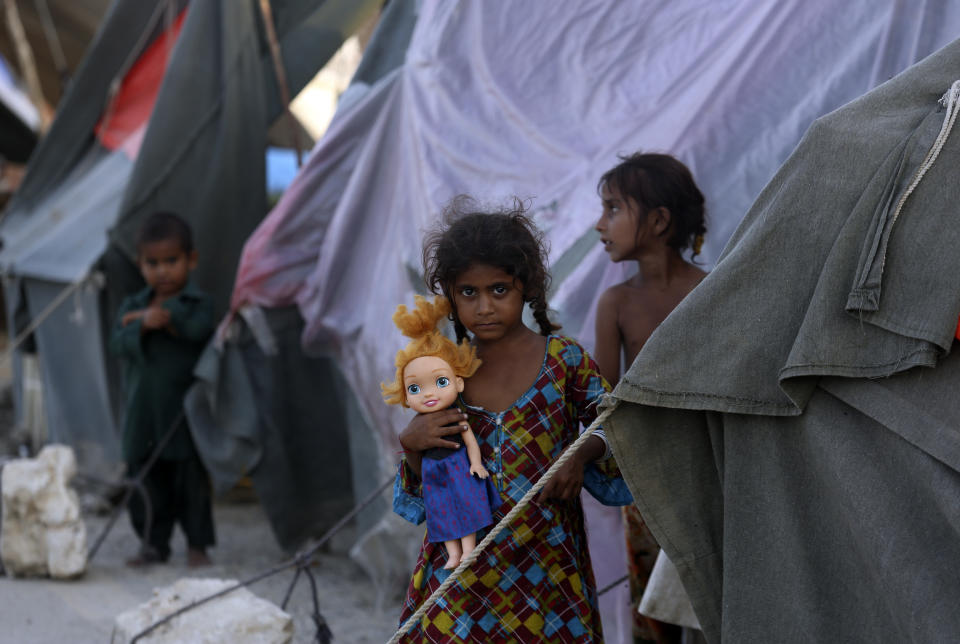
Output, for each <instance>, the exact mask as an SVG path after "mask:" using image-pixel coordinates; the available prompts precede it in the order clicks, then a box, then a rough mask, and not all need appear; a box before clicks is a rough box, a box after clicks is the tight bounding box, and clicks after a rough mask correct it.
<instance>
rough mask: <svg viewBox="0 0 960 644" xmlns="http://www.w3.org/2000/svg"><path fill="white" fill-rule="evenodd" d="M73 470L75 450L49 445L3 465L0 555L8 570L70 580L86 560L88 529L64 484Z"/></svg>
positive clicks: (67, 481)
mask: <svg viewBox="0 0 960 644" xmlns="http://www.w3.org/2000/svg"><path fill="white" fill-rule="evenodd" d="M76 471H77V460H76V458H75V456H74V454H73V450H72V449H71V448H69V447H67V446H65V445H47V446H46V447H44V448H43V450H41V452H40V454H38V455H37V458H35V459H29V458H24V459H15V460H12V461H9V462H8V463H7V464H6V465H5V466H4V467H3V477H2V483H0V487H2V504H3V518H2V522H3V523H2V526H0V559H2V561H3V567H4V569H5V570H6V571H7V573H8V574H11V575H14V576H18V577H27V576H44V575H50V576H51V577H56V578H64V579H68V578H71V577H76V576H78V575H81V574H83V572H84V569H85V568H86V564H87V531H86V527H85V525H84V523H83V521H82V520H81V518H80V502H79V500H78V498H77V493H76V492H75V491H74V490H73V489H71V488H70V487H69V486H68V485H69V483H70V479H72V478H73V476H74V474H76Z"/></svg>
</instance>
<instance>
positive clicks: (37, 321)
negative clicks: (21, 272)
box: [0, 274, 91, 366]
mask: <svg viewBox="0 0 960 644" xmlns="http://www.w3.org/2000/svg"><path fill="white" fill-rule="evenodd" d="M90 278H91V276H90V275H89V274H88V275H84V276H83V277H81V278H80V279H79V280H77V281H76V282H73V283H72V284H69V285H68V286H66V287H65V288H64V289H63V290H62V291H60V293H58V294H57V296H56V297H55V298H53V301H52V302H50V304H47V306H46V307H45V308H44V309H43V310H42V311H40V314H39V315H38V316H37V317H35V318H33V319H32V320H30V324H28V325H27V327H26V328H25V329H24V330H23V331H21V332H20V333H19V334H17V337H15V338H14V339H13V342H12V343H11V344H10V346H9V347H7V350H6V351H4V352H3V355H2V356H0V366H2V365H5V364H6V363H7V361H8V360H10V357H11V356H13V353H14V351H16V350H17V347H19V346H20V345H21V344H23V342H24V341H25V340H26V339H27V338H28V337H30V334H31V333H33V332H34V331H36V330H37V327H39V326H40V325H41V324H43V322H44V320H46V319H47V318H48V317H50V315H52V314H53V312H54V311H56V310H57V307H58V306H60V305H61V304H63V303H64V301H66V299H67V298H68V297H70V294H71V293H73V292H74V291H76V290H77V289H78V288H80V287H81V286H82V285H84V284H86V283H87V281H88V280H89V279H90Z"/></svg>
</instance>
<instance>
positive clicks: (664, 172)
mask: <svg viewBox="0 0 960 644" xmlns="http://www.w3.org/2000/svg"><path fill="white" fill-rule="evenodd" d="M598 189H599V192H600V197H601V200H602V202H603V212H602V214H601V215H600V219H599V220H598V221H597V224H596V230H597V232H599V233H600V241H601V242H602V243H603V246H604V250H605V251H606V252H607V253H608V254H609V256H610V260H611V261H613V262H624V261H635V262H637V264H638V271H637V273H636V274H635V275H634V276H633V277H631V278H630V279H628V280H627V281H625V282H623V283H621V284H617V285H615V286H611V287H610V288H609V289H607V290H606V291H605V292H604V293H603V295H601V296H600V299H599V301H598V302H597V321H596V346H595V349H594V354H593V355H594V359H595V360H596V361H597V366H598V367H599V369H600V373H601V374H602V375H603V377H604V378H606V380H607V382H609V383H610V385H611V386H612V387H615V386H616V385H617V382H618V381H619V380H620V371H621V370H620V367H621V362H620V358H621V356H622V357H623V358H624V364H625V365H626V367H628V368H629V366H630V365H631V364H632V363H633V360H634V358H636V357H637V354H638V353H640V349H641V348H643V345H644V344H645V343H646V341H647V339H648V338H649V337H650V335H651V334H652V333H653V331H654V330H655V329H656V328H657V327H658V326H659V325H660V323H661V322H663V320H664V319H666V317H667V316H668V315H669V314H670V312H671V311H672V310H673V309H674V308H675V307H676V306H677V305H678V304H679V303H680V301H681V300H683V298H684V297H686V296H687V294H688V293H689V292H690V291H692V290H693V289H694V288H695V287H696V286H697V284H699V283H700V281H701V280H703V278H704V277H706V273H705V272H703V271H702V270H700V269H699V268H698V267H696V266H694V265H693V264H690V263H689V262H688V261H686V259H684V257H683V252H684V251H685V250H686V249H687V248H689V249H691V259H692V258H694V257H696V256H697V255H698V254H699V253H700V245H701V244H702V243H703V235H704V234H705V233H706V225H705V221H704V219H705V213H704V198H703V193H701V192H700V189H699V188H698V187H697V185H696V183H695V182H694V180H693V175H691V173H690V170H689V169H687V167H686V166H685V165H683V164H682V163H681V162H680V161H678V160H677V159H675V158H674V157H672V156H670V155H666V154H640V153H637V154H634V155H631V156H628V157H621V163H620V164H619V165H617V166H616V167H614V168H612V169H610V170H608V171H607V172H606V173H604V175H603V176H602V177H601V178H600V182H599V185H598ZM624 520H625V523H626V529H627V553H628V556H629V564H630V591H631V594H632V595H633V603H634V606H636V605H637V604H638V603H639V601H640V597H641V595H642V594H643V591H644V589H645V587H646V585H647V580H648V578H649V576H650V571H651V569H652V567H653V563H654V560H655V559H656V556H657V553H658V552H659V550H660V547H659V545H658V544H657V543H656V541H655V540H654V538H653V535H651V534H650V531H649V529H648V528H647V527H646V524H645V523H644V522H643V518H642V517H641V516H640V513H639V512H638V511H637V509H636V507H635V506H626V507H625V508H624ZM638 617H639V615H635V619H636V618H638ZM678 631H679V628H677V627H675V626H673V625H668V624H664V623H662V622H658V621H656V620H653V619H649V618H645V619H644V620H642V621H635V622H634V637H635V639H636V640H637V641H656V642H660V643H663V642H674V641H679V632H678Z"/></svg>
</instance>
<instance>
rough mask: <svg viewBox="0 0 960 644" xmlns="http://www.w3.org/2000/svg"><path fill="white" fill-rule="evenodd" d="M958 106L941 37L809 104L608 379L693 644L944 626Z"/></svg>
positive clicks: (639, 490) (955, 356) (638, 486)
mask: <svg viewBox="0 0 960 644" xmlns="http://www.w3.org/2000/svg"><path fill="white" fill-rule="evenodd" d="M958 112H960V40H957V41H955V42H952V43H951V44H949V45H948V46H946V47H944V48H943V49H941V50H940V51H938V52H936V53H935V54H933V55H931V56H929V57H927V58H926V59H924V60H923V61H922V62H920V63H919V64H917V65H914V66H912V67H911V68H909V69H908V70H906V71H904V72H903V73H901V74H898V75H897V76H895V77H894V78H893V79H891V80H890V81H888V82H886V83H884V84H882V85H881V86H880V87H878V88H876V89H875V90H873V91H871V92H869V93H867V94H866V95H864V96H862V97H860V98H858V99H857V100H855V101H853V102H851V103H850V104H848V105H846V106H844V107H842V108H841V109H838V110H836V111H834V112H832V113H830V114H828V115H825V116H823V117H822V118H820V119H817V121H815V122H814V123H813V125H812V126H811V127H810V129H809V130H808V132H807V133H806V134H805V136H804V137H803V140H802V142H801V143H800V145H799V146H798V147H797V149H796V150H795V152H794V153H793V154H792V155H791V156H790V158H789V159H788V160H787V161H786V163H784V164H783V166H782V167H781V168H780V170H779V171H778V172H777V174H776V175H775V176H774V178H773V179H772V180H771V181H770V183H769V184H768V185H767V186H766V187H765V188H764V190H763V192H762V193H761V194H760V196H759V197H758V198H757V200H756V202H755V203H754V205H753V207H752V208H751V209H750V211H749V212H748V213H747V215H746V217H745V218H744V220H743V222H742V224H741V226H740V227H739V228H738V229H737V232H736V233H735V234H734V236H733V237H732V238H731V240H730V243H729V245H728V246H727V248H726V250H725V251H724V254H723V257H721V258H720V260H719V262H718V264H717V266H716V269H715V270H714V271H713V272H712V273H711V274H710V275H709V276H708V277H707V278H706V279H705V280H704V281H703V282H702V283H701V284H700V286H699V287H698V288H697V289H696V290H695V291H694V292H693V293H691V294H690V296H689V297H688V298H687V299H686V300H684V302H682V303H681V305H680V306H678V307H677V309H676V310H675V311H674V314H673V315H671V316H670V318H668V319H667V320H666V321H665V322H664V323H663V324H662V325H661V326H660V328H659V329H657V331H656V332H655V333H654V335H653V336H652V337H651V338H650V340H649V341H648V342H647V345H646V346H645V347H644V348H643V350H642V351H641V353H640V355H638V356H637V360H636V361H635V362H634V364H633V366H632V367H631V368H630V370H629V372H628V373H627V374H626V376H624V379H623V380H621V382H620V384H619V385H618V386H617V389H616V391H615V392H614V396H615V397H616V398H617V399H619V400H620V401H621V402H620V405H619V406H618V407H617V408H616V409H615V410H614V411H613V413H612V414H611V416H610V418H609V419H608V425H607V429H608V436H609V437H610V438H611V440H612V442H613V448H614V451H615V453H616V454H617V456H618V459H620V462H621V463H622V464H626V465H627V466H628V467H627V470H626V471H628V472H629V476H628V477H627V478H628V482H629V483H630V486H631V489H632V490H633V491H634V498H635V499H636V502H637V505H638V507H639V508H640V509H641V511H642V512H643V514H644V517H645V518H646V519H647V520H648V524H649V525H650V527H651V530H652V531H653V533H654V534H655V535H656V537H657V538H658V539H659V540H660V543H662V544H664V550H665V551H666V552H667V554H668V555H669V557H670V560H671V561H673V562H675V563H676V568H677V570H678V572H679V576H680V579H682V580H683V583H684V586H685V588H686V589H687V591H688V593H689V595H690V599H691V602H692V603H693V606H694V608H695V610H696V613H697V616H698V618H699V619H700V623H701V624H702V625H703V629H704V632H705V634H706V635H707V637H708V639H709V640H710V641H732V642H767V641H777V642H823V641H837V642H853V641H857V642H880V641H883V642H888V641H889V642H894V641H896V642H904V641H911V642H942V641H950V640H952V639H954V638H955V637H956V633H957V632H958V630H960V614H958V613H957V611H956V606H957V602H958V601H960V578H958V576H957V575H956V573H955V570H954V569H953V566H952V565H951V564H952V562H953V561H956V560H957V558H958V557H960V503H958V501H957V499H958V498H960V432H958V427H960V398H958V396H957V395H956V392H957V389H958V386H960V352H958V351H957V347H958V345H957V341H956V338H957V317H958V315H960V292H958V289H957V288H956V275H957V271H958V270H960V257H958V255H957V253H956V252H954V249H955V247H956V243H957V240H958V239H960V226H958V225H957V219H956V215H957V202H958V199H960V185H958V183H957V180H956V174H957V164H958V162H960V127H958V125H957V118H956V117H957V114H958ZM787 249H789V250H787ZM704 320H710V324H709V325H705V324H704ZM692 333H696V334H697V336H698V337H699V338H701V339H702V341H701V342H697V343H690V342H684V340H685V339H686V338H688V337H690V335H691V334H692ZM744 337H746V338H750V339H751V341H750V342H744V341H743V338H744Z"/></svg>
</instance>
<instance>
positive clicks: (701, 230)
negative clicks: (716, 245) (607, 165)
mask: <svg viewBox="0 0 960 644" xmlns="http://www.w3.org/2000/svg"><path fill="white" fill-rule="evenodd" d="M620 161H621V163H620V164H619V165H617V166H616V167H614V168H611V169H610V170H607V171H606V172H604V173H603V176H602V177H600V181H599V182H598V183H597V191H598V192H599V191H600V190H602V188H603V186H604V185H606V186H608V187H610V188H611V189H614V190H616V191H617V192H619V193H620V195H621V196H622V197H624V198H626V197H630V198H631V199H633V200H635V201H636V202H637V204H638V205H639V206H640V216H641V218H642V217H645V216H646V214H647V212H649V211H650V210H652V209H654V208H660V207H664V208H666V209H667V210H669V211H670V229H669V231H668V235H669V237H668V239H667V245H668V246H670V247H671V248H674V249H676V250H677V252H680V251H682V250H683V249H684V248H688V247H689V248H691V249H692V250H693V257H696V256H697V255H699V254H700V246H701V245H702V244H703V236H704V235H705V234H706V233H707V227H706V224H705V219H706V213H705V211H704V206H703V204H704V198H703V193H702V192H700V188H698V187H697V184H696V182H695V181H694V180H693V175H692V174H691V173H690V169H689V168H687V166H685V165H684V164H683V163H681V162H680V161H678V160H677V159H676V158H674V157H672V156H670V155H669V154H653V153H640V152H637V153H635V154H631V155H629V156H621V157H620Z"/></svg>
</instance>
